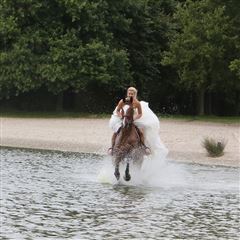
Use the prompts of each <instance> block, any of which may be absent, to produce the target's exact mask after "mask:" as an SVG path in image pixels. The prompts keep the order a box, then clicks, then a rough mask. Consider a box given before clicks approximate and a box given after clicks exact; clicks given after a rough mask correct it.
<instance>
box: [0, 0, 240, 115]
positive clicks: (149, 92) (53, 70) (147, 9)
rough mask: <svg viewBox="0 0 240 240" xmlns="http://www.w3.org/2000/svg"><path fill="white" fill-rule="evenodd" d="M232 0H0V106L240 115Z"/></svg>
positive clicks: (238, 5)
mask: <svg viewBox="0 0 240 240" xmlns="http://www.w3.org/2000/svg"><path fill="white" fill-rule="evenodd" d="M239 26H240V1H238V0H225V1H221V0H199V1H193V0H186V1H184V0H182V1H181V0H121V1H113V0H71V1H70V0H2V1H1V2H0V50H1V52H0V108H1V110H2V111H3V110H5V109H11V108H12V109H17V110H25V111H26V110H31V111H33V110H44V111H46V110H54V109H56V110H70V111H75V110H76V111H82V112H96V113H98V112H111V111H112V109H113V106H114V105H115V104H116V103H117V101H118V100H119V99H120V98H121V97H123V96H124V94H125V90H126V88H127V87H128V86H130V85H133V86H136V87H137V88H138V90H139V98H140V99H143V100H146V101H148V102H150V105H151V107H152V108H153V109H154V110H155V111H156V112H159V113H169V114H216V115H237V114H239V113H240V104H239V103H240V40H239V36H240V28H239Z"/></svg>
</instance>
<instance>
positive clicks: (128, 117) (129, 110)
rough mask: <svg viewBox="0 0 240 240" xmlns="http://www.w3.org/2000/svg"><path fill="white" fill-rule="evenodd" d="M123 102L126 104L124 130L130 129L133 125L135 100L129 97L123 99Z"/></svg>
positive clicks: (124, 108)
mask: <svg viewBox="0 0 240 240" xmlns="http://www.w3.org/2000/svg"><path fill="white" fill-rule="evenodd" d="M123 102H124V103H125V105H124V107H123V114H122V116H123V128H126V127H129V126H131V125H132V123H133V115H134V109H133V98H132V97H130V98H129V97H127V98H125V99H123Z"/></svg>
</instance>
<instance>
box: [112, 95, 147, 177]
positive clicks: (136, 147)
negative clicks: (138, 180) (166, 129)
mask: <svg viewBox="0 0 240 240" xmlns="http://www.w3.org/2000/svg"><path fill="white" fill-rule="evenodd" d="M123 101H124V103H125V106H124V107H123V109H122V119H123V121H122V126H121V128H120V129H119V132H118V134H117V136H116V138H115V144H114V146H113V149H112V155H113V156H114V160H115V161H114V162H115V172H114V175H115V177H116V178H117V180H118V179H119V178H120V172H119V164H120V162H121V161H123V160H124V159H131V160H133V163H134V164H135V165H137V166H139V167H140V166H141V165H142V162H143V155H144V153H145V148H146V147H145V145H144V143H143V142H142V139H141V137H142V136H141V132H140V130H139V129H138V128H137V127H136V126H135V125H134V123H133V118H134V107H133V98H132V97H131V98H126V99H124V100H123ZM124 178H125V180H126V181H129V180H130V178H131V176H130V174H129V161H127V166H126V170H125V177H124Z"/></svg>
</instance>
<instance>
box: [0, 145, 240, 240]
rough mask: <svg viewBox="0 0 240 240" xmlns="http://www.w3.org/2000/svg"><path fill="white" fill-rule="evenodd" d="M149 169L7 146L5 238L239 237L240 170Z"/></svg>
mask: <svg viewBox="0 0 240 240" xmlns="http://www.w3.org/2000/svg"><path fill="white" fill-rule="evenodd" d="M148 160H149V159H148ZM159 161H160V160H159ZM144 164H145V166H143V170H142V172H140V173H139V172H137V173H136V172H132V180H131V181H130V182H129V183H125V181H123V180H121V181H120V182H117V181H116V180H115V179H114V176H113V169H112V168H111V160H110V159H109V158H107V157H103V156H98V155H90V154H74V153H60V152H51V151H36V150H34V151H30V150H21V149H8V148H2V149H1V196H0V198H1V208H0V211H1V232H0V239H34V240H35V239H118V240H119V239H231V240H233V239H239V169H237V168H227V167H214V166H202V165H192V164H177V163H173V162H164V163H161V164H159V165H158V164H155V163H151V162H150V160H149V162H147V160H146V161H145V163H144ZM149 166H151V167H149Z"/></svg>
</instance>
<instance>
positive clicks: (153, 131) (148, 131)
mask: <svg viewBox="0 0 240 240" xmlns="http://www.w3.org/2000/svg"><path fill="white" fill-rule="evenodd" d="M127 96H128V97H133V106H134V108H135V114H134V124H135V125H136V126H137V127H138V128H139V129H141V130H142V132H143V136H144V143H145V145H146V146H147V147H149V148H150V153H151V154H152V155H161V156H164V157H166V155H167V154H168V149H167V148H166V147H165V146H164V144H163V143H162V141H161V139H160V136H159V129H160V124H159V119H158V117H157V116H156V115H155V114H154V112H153V111H152V110H151V109H150V108H149V106H148V103H147V102H145V101H140V102H139V101H138V100H137V89H136V88H134V87H130V88H128V90H127ZM123 107H124V102H123V101H122V100H121V101H120V102H119V103H118V106H117V107H116V108H115V110H114V111H113V114H112V116H111V119H110V121H109V126H110V128H111V129H112V130H113V131H114V134H113V139H112V146H113V145H114V141H115V138H116V135H117V132H118V130H119V128H120V127H121V126H122V118H121V109H122V108H123ZM110 150H112V148H110Z"/></svg>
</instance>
